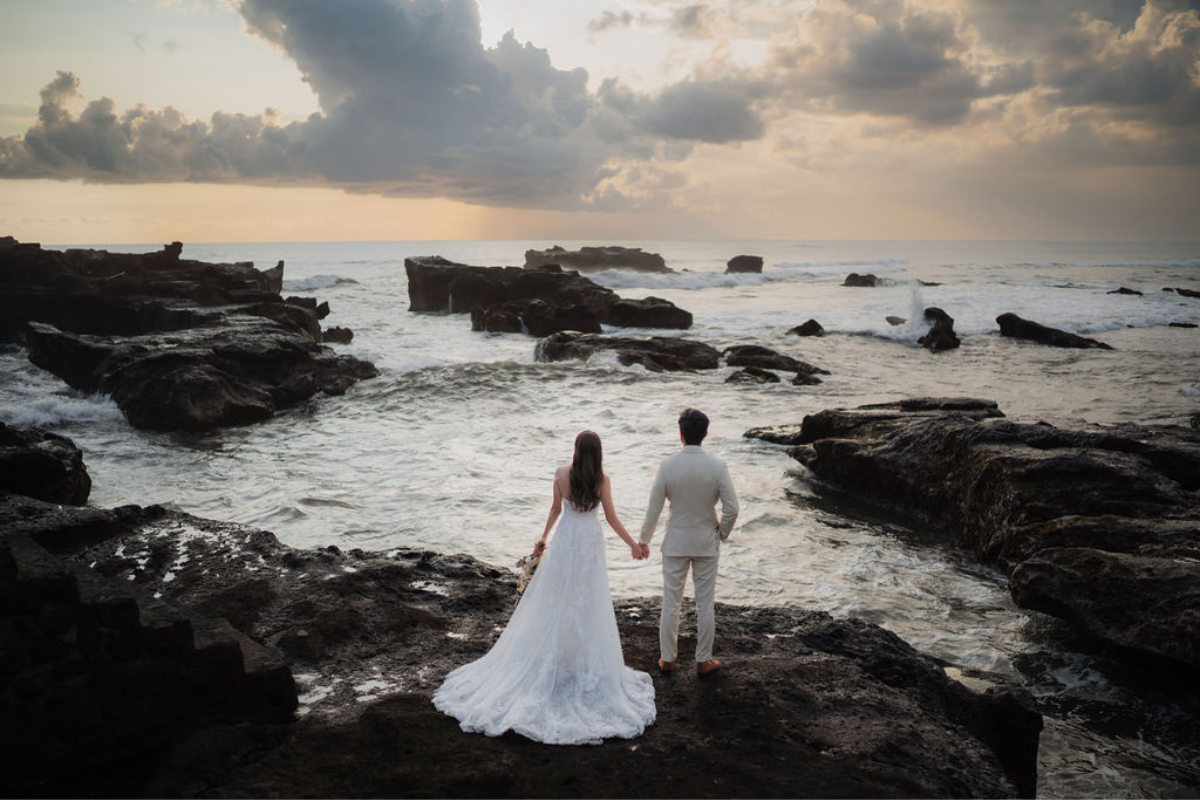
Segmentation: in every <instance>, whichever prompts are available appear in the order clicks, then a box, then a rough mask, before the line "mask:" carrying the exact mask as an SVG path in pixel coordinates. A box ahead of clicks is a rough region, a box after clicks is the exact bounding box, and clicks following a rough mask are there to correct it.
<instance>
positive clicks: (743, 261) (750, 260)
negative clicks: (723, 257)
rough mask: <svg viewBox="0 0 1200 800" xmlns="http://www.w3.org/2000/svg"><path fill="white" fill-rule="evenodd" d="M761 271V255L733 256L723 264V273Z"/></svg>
mask: <svg viewBox="0 0 1200 800" xmlns="http://www.w3.org/2000/svg"><path fill="white" fill-rule="evenodd" d="M762 271H763V257H762V256H734V257H733V258H731V259H729V261H728V263H726V264H725V274H726V275H728V274H730V273H737V272H759V273H761V272H762Z"/></svg>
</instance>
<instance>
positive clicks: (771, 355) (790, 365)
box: [722, 344, 829, 383]
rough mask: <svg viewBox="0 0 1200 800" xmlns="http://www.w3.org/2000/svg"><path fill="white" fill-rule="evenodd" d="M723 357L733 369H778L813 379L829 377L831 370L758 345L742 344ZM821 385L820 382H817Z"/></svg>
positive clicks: (732, 348) (729, 348) (729, 350)
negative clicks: (816, 376)
mask: <svg viewBox="0 0 1200 800" xmlns="http://www.w3.org/2000/svg"><path fill="white" fill-rule="evenodd" d="M722 355H724V356H725V363H726V364H728V365H729V366H731V367H759V368H760V369H778V370H784V371H787V372H795V373H796V374H797V376H800V375H803V376H806V377H811V376H814V375H818V374H819V375H828V374H829V370H825V369H821V368H820V367H814V366H813V365H812V364H809V363H808V362H806V361H801V360H800V359H798V358H792V357H791V356H785V355H783V354H782V353H777V352H775V351H774V350H772V349H770V348H769V347H761V346H759V345H756V344H742V345H735V346H733V347H727V348H726V349H725V350H724V352H723V353H722ZM816 382H817V383H820V380H817V381H816Z"/></svg>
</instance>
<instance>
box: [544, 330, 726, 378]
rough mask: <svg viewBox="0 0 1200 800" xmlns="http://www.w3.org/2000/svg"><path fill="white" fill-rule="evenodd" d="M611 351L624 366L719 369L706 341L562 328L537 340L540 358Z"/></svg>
mask: <svg viewBox="0 0 1200 800" xmlns="http://www.w3.org/2000/svg"><path fill="white" fill-rule="evenodd" d="M603 352H611V353H613V354H614V355H615V357H616V359H617V362H618V363H620V364H622V365H624V366H627V367H628V366H632V365H633V364H640V365H642V366H643V367H645V368H646V369H648V370H650V371H651V372H694V371H696V370H702V369H716V368H717V366H718V363H719V360H720V356H721V354H720V352H718V351H717V349H716V348H715V347H712V346H710V345H707V344H705V343H704V342H695V341H691V340H688V339H677V338H673V337H669V336H651V337H650V338H647V339H636V338H633V337H626V336H599V335H596V334H591V333H585V334H579V333H572V332H569V331H563V332H559V333H555V334H551V335H550V336H547V337H546V338H545V339H542V340H541V341H540V342H538V343H537V348H536V349H535V350H534V358H535V360H537V361H546V362H549V361H587V360H588V359H589V358H591V357H592V356H594V355H596V354H597V353H603Z"/></svg>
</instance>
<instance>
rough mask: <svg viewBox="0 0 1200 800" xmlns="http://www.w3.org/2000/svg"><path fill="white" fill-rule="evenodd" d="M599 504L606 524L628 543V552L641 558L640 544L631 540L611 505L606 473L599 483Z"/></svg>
mask: <svg viewBox="0 0 1200 800" xmlns="http://www.w3.org/2000/svg"><path fill="white" fill-rule="evenodd" d="M600 504H601V505H603V506H604V518H605V519H606V520H608V524H609V525H611V526H612V529H613V530H614V531H616V532H617V536H620V537H621V539H622V541H624V542H625V544H627V545H629V552H630V553H632V554H633V557H634V558H636V559H641V558H642V546H641V545H640V544H638V543H637V542H635V541H634V540H633V537H632V536H630V535H629V531H627V530H625V526H624V525H622V524H621V518H620V517H618V516H617V509H616V507H615V506H613V499H612V481H611V480H610V479H609V477H608V476H607V475H605V476H604V483H602V484H600Z"/></svg>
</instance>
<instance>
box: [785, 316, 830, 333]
mask: <svg viewBox="0 0 1200 800" xmlns="http://www.w3.org/2000/svg"><path fill="white" fill-rule="evenodd" d="M788 333H794V334H796V335H797V336H824V335H825V329H824V328H823V327H821V323H819V322H817V321H816V320H815V319H810V320H809V321H808V322H805V323H804V324H803V325H797V326H796V327H794V328H792V329H791V330H790V331H788Z"/></svg>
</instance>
